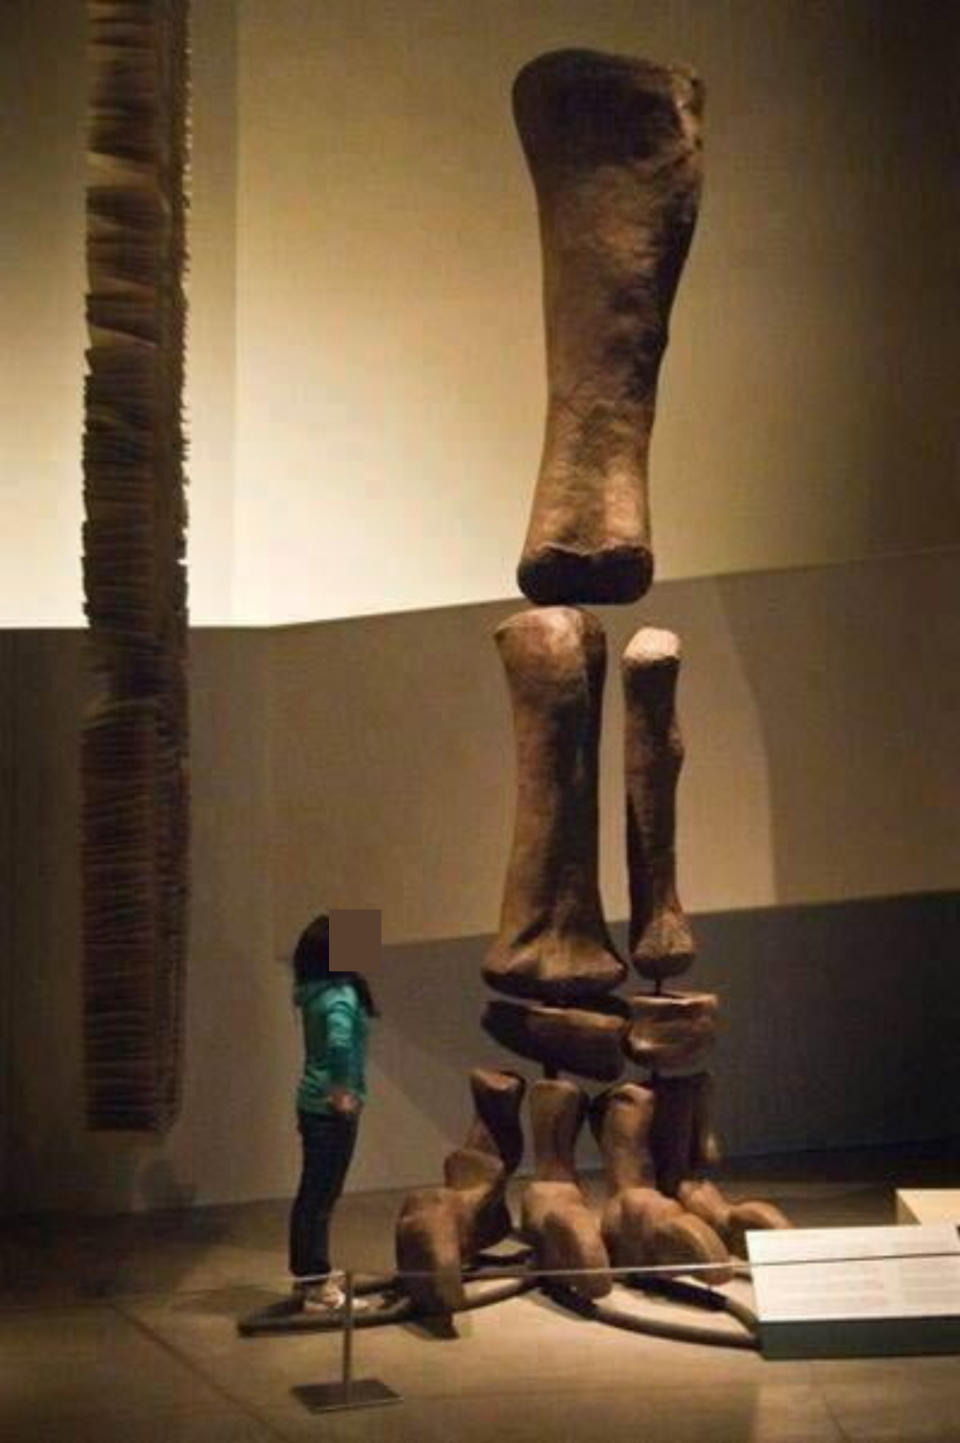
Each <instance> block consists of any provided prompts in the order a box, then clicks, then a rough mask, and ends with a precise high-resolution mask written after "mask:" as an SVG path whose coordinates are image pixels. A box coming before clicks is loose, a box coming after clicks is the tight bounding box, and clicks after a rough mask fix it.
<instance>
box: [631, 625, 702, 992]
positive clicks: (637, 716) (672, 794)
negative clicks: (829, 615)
mask: <svg viewBox="0 0 960 1443" xmlns="http://www.w3.org/2000/svg"><path fill="white" fill-rule="evenodd" d="M679 669H680V641H679V638H678V637H677V636H675V635H674V633H673V632H672V631H662V630H659V629H656V628H654V627H642V628H641V629H640V630H639V631H638V632H637V633H636V635H635V636H634V637H633V638H632V639H631V641H630V642H629V643H628V645H627V648H626V650H625V651H624V653H623V659H622V663H621V675H622V680H623V701H624V773H625V781H626V791H627V871H628V874H629V882H630V958H631V961H632V962H633V965H634V967H635V968H636V970H637V971H638V972H639V973H640V975H641V976H642V977H649V978H652V979H654V980H656V981H660V980H661V979H663V978H665V977H673V976H676V975H677V973H680V972H684V971H686V969H687V968H688V967H689V966H690V964H691V963H692V961H693V959H694V956H695V949H694V945H693V935H692V933H691V931H690V925H689V923H688V922H687V919H686V917H685V915H684V912H683V908H682V907H681V905H680V899H679V897H678V895H677V862H676V851H675V833H676V791H677V781H678V778H679V776H680V768H681V766H682V764H683V739H682V737H681V735H680V727H679V724H678V722H677V712H676V689H677V675H678V673H679Z"/></svg>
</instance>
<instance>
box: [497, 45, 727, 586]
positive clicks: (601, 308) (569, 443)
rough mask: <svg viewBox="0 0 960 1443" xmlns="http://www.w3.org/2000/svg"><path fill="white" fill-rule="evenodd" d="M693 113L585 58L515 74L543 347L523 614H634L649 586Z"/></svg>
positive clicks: (639, 67)
mask: <svg viewBox="0 0 960 1443" xmlns="http://www.w3.org/2000/svg"><path fill="white" fill-rule="evenodd" d="M701 100H702V89H701V86H700V82H699V81H698V80H697V78H696V77H695V76H694V75H693V74H692V72H690V71H688V70H685V69H683V68H680V67H673V66H670V67H664V66H659V65H653V64H651V63H650V62H649V61H646V60H634V59H626V58H623V57H621V56H617V55H602V54H597V53H596V52H593V51H589V50H560V51H555V52H553V53H550V54H547V55H542V56H540V57H539V58H538V59H536V60H534V61H531V63H530V64H529V65H527V66H525V67H524V69H523V70H521V72H520V74H519V75H518V76H517V79H516V82H515V85H514V91H513V106H514V116H515V119H516V124H517V129H518V131H519V133H520V139H521V141H522V144H523V148H524V151H525V153H526V157H527V163H528V165H529V167H530V174H531V177H532V179H533V184H534V187H535V189H536V193H537V203H538V208H539V214H540V236H541V243H542V247H543V296H544V313H545V322H546V349H547V389H548V402H547V418H546V432H545V438H544V447H543V458H542V461H541V465H540V474H539V477H538V480H537V486H536V491H535V494H534V500H533V510H532V514H531V518H530V526H529V530H528V532H527V538H526V543H525V545H524V548H523V554H522V556H521V559H520V567H519V572H518V577H519V583H520V589H521V590H522V591H523V592H524V594H525V595H526V596H528V597H529V598H530V600H531V601H535V602H539V603H541V604H545V605H549V604H553V603H556V602H626V601H635V600H636V599H637V597H639V596H642V595H643V593H644V592H645V591H646V590H647V588H648V586H649V585H650V581H651V579H652V575H653V558H652V553H651V549H650V526H649V508H648V502H647V454H648V450H649V444H650V432H651V428H652V425H653V417H654V405H655V400H656V391H657V376H658V373H659V369H660V360H661V357H662V355H663V352H664V350H665V348H666V344H667V323H668V319H669V315H670V308H671V306H672V303H673V297H674V294H675V292H676V288H677V282H678V281H679V278H680V272H681V270H682V268H683V263H684V261H685V259H686V255H687V250H688V248H689V244H690V238H691V235H692V233H693V227H694V223H695V220H696V214H697V204H698V200H699V193H700V171H701V166H700V139H699V134H700V126H699V117H700V109H701Z"/></svg>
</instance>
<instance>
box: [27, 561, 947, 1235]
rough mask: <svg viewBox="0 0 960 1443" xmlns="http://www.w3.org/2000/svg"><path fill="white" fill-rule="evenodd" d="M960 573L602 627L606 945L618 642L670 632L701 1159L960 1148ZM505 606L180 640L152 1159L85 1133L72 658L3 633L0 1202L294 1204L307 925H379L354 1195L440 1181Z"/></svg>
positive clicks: (787, 593) (616, 892)
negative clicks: (177, 899) (175, 1002)
mask: <svg viewBox="0 0 960 1443" xmlns="http://www.w3.org/2000/svg"><path fill="white" fill-rule="evenodd" d="M958 571H960V564H958V557H957V555H956V553H953V554H946V553H944V554H941V555H931V556H927V557H912V558H901V559H899V560H893V559H888V560H885V561H883V562H868V563H863V564H858V565H851V566H848V567H832V568H824V569H820V570H811V571H804V572H789V573H767V574H763V575H756V576H750V577H738V578H727V579H725V580H723V581H720V582H717V581H709V580H705V581H701V582H687V583H667V584H663V585H661V586H659V587H657V588H656V589H655V592H654V594H653V598H652V602H651V603H649V604H645V606H644V607H643V608H642V610H641V613H640V616H638V615H637V614H635V613H633V614H632V613H631V612H629V611H624V610H622V611H619V612H610V613H605V614H604V622H605V625H606V627H607V630H608V635H609V639H610V653H611V667H610V670H611V673H612V674H611V678H610V681H609V683H608V690H607V697H608V704H607V716H606V722H605V740H604V749H603V763H602V772H603V781H602V828H601V858H602V867H601V872H602V878H603V890H604V897H605V901H606V904H607V909H608V915H609V916H610V917H612V918H615V919H616V918H622V917H623V916H624V911H625V908H624V905H623V898H624V891H625V888H624V885H623V860H622V840H621V839H622V825H623V823H622V799H621V796H620V781H619V774H620V762H619V755H620V745H621V743H620V736H619V728H620V718H619V711H618V707H619V700H618V696H617V692H618V688H617V685H616V681H615V670H616V667H615V662H616V656H617V652H618V649H619V648H620V647H621V646H622V644H623V642H624V641H625V640H626V638H627V636H628V635H629V633H630V631H631V630H632V629H633V627H635V626H636V625H637V624H638V622H639V620H640V619H641V618H642V617H645V618H647V619H649V620H652V621H657V622H659V623H660V624H668V625H669V624H672V625H674V626H676V628H677V629H678V630H679V631H680V633H681V635H682V636H683V638H684V644H685V657H686V660H685V664H684V665H685V672H684V679H683V682H682V690H681V702H682V708H683V716H684V727H685V732H686V738H687V751H688V759H687V765H686V768H685V771H684V777H683V782H682V789H681V809H680V821H681V826H680V838H679V842H680V862H681V886H682V892H683V895H684V899H685V901H686V904H687V906H688V908H689V910H690V911H691V913H692V914H693V915H694V916H695V919H696V925H697V931H698V935H699V939H700V952H701V955H700V958H699V960H698V963H697V966H696V967H695V969H694V970H693V971H692V972H691V973H690V975H689V978H688V981H689V984H690V985H691V986H694V987H704V988H712V989H715V990H717V991H718V992H719V993H720V994H721V998H722V1005H723V1030H722V1034H721V1039H720V1044H719V1047H718V1050H717V1056H716V1065H715V1073H716V1082H717V1086H716V1111H717V1121H718V1124H719V1128H720V1131H721V1134H722V1138H723V1141H724V1143H725V1145H726V1148H727V1150H728V1151H729V1152H733V1153H757V1152H761V1151H769V1150H784V1149H795V1148H796V1149H799V1148H821V1147H831V1146H841V1145H849V1144H854V1143H856V1144H870V1143H881V1142H884V1141H911V1140H921V1139H935V1138H937V1137H945V1136H949V1135H950V1134H953V1133H955V1132H956V1117H955V1099H956V1096H957V1095H958V1086H957V1084H958V1081H960V1078H958V1061H957V1058H958V1056H960V1049H958V1048H957V1046H956V1031H957V1019H958V1016H960V1006H958V981H957V971H956V968H955V965H954V959H955V957H956V953H957V940H958V936H957V934H958V926H957V923H958V907H957V901H956V895H955V892H954V888H955V886H956V879H957V876H958V874H960V869H958V860H960V846H958V822H957V819H958V816H960V811H958V807H957V801H958V798H960V777H958V756H957V749H956V742H955V738H956V721H957V716H958V714H960V708H958V705H957V688H958V678H960V664H958V663H960V625H958V621H957V614H956V606H955V597H956V594H957V581H958ZM515 605H516V603H511V602H507V603H496V604H491V605H489V606H481V607H464V608H452V609H450V610H445V611H439V612H426V613H408V614H405V615H400V616H394V617H373V618H361V619H358V620H356V621H343V622H336V623H331V624H329V625H317V626H308V627H295V628H284V629H279V630H276V631H269V630H249V631H247V630H238V629H230V630H209V631H207V630H204V631H198V632H195V633H194V634H193V636H192V640H191V648H192V650H191V672H192V674H191V695H192V712H193V761H192V773H193V833H194V835H193V856H192V875H193V898H192V922H191V956H190V970H189V977H188V988H187V1004H188V1005H187V1017H186V1037H185V1044H186V1045H185V1088H184V1107H183V1112H182V1115H181V1117H180V1119H179V1121H178V1122H177V1124H176V1125H175V1127H174V1128H173V1129H172V1130H171V1132H170V1134H169V1135H168V1136H167V1137H166V1138H164V1139H161V1140H158V1141H144V1140H142V1139H141V1140H138V1139H130V1138H125V1137H90V1136H89V1135H88V1134H86V1133H85V1132H84V1130H83V1126H82V1108H81V1049H80V1035H81V1034H80V1013H79V996H80V937H79V915H80V912H79V849H78V835H79V780H78V735H79V723H80V717H81V711H82V697H83V686H82V667H81V657H82V636H81V634H80V633H76V632H59V631H46V632H8V633H4V634H2V637H0V640H2V645H0V683H2V686H0V695H2V702H3V706H2V721H3V731H2V745H3V755H4V758H5V761H6V762H7V763H8V768H7V771H8V775H9V782H8V792H7V797H6V805H5V809H4V812H3V816H2V819H0V865H2V866H3V871H4V884H5V885H4V896H5V898H6V899H7V905H6V907H5V909H4V921H3V937H4V942H5V956H4V962H5V965H4V970H3V983H2V996H0V1019H2V1024H3V1028H4V1034H5V1035H4V1037H3V1048H2V1054H3V1071H2V1073H0V1101H2V1102H3V1134H2V1136H3V1142H4V1160H3V1161H4V1170H3V1175H4V1180H5V1194H4V1195H5V1205H6V1206H7V1208H9V1209H17V1210H36V1209H43V1208H72V1209H90V1210H123V1209H128V1208H143V1207H151V1206H165V1205H170V1204H175V1203H183V1202H197V1203H206V1202H229V1201H239V1200H243V1199H248V1198H256V1197H268V1196H281V1195H284V1194H287V1193H289V1191H290V1190H291V1188H292V1186H293V1181H294V1177H295V1170H296V1135H295V1130H294V1126H293V1119H292V1092H293V1086H294V1081H295V1077H296V1072H297V1067H298V1060H299V1037H298V1030H297V1023H296V1017H295V1015H294V1013H293V1009H292V1007H291V1005H290V996H289V990H290V977H289V966H288V962H287V960H286V959H287V958H288V956H289V951H290V947H291V944H292V942H293V940H294V938H295V936H296V933H297V931H298V930H299V928H300V927H301V926H302V925H303V923H304V921H305V920H307V918H308V917H309V916H310V915H311V914H312V913H313V912H314V911H317V910H319V909H320V908H322V907H330V906H335V907H341V906H348V907H349V906H380V907H382V909H383V922H384V938H385V943H386V945H385V949H384V957H383V964H382V968H381V970H380V972H379V974H378V976H377V977H376V979H375V981H376V985H377V990H378V991H379V993H380V995H381V999H382V1002H383V1011H384V1017H383V1020H382V1022H381V1023H380V1024H379V1025H378V1028H377V1032H376V1040H375V1044H374V1049H373V1061H372V1080H373V1087H372V1097H371V1105H370V1107H369V1109H368V1112H367V1114H366V1117H365V1120H364V1128H363V1136H362V1141H361V1145H360V1148H359V1150H358V1155H357V1159H356V1163H355V1166H354V1168H353V1170H352V1173H351V1180H350V1181H351V1186H353V1187H356V1188H365V1187H389V1186H397V1187H403V1186H408V1185H412V1184H416V1183H421V1182H424V1181H432V1180H435V1179H436V1178H437V1177H438V1176H439V1170H440V1165H441V1161H442V1158H443V1155H444V1153H445V1152H446V1151H447V1150H448V1149H449V1148H450V1146H451V1145H454V1144H456V1143H457V1142H459V1141H460V1140H462V1137H463V1134H464V1130H465V1127H466V1125H467V1122H468V1117H469V1094H468V1088H467V1073H468V1071H469V1069H470V1068H471V1067H472V1066H475V1065H478V1064H481V1063H490V1062H492V1061H495V1060H496V1058H497V1052H496V1049H494V1048H493V1047H492V1046H491V1044H490V1043H489V1041H488V1040H487V1039H486V1037H485V1036H484V1034H483V1033H482V1031H481V1028H480V1015H481V1012H482V1007H483V1002H484V997H485V993H484V989H483V986H482V984H481V980H480V974H479V962H480V958H481V956H482V952H483V948H484V946H485V939H487V938H489V935H490V933H491V932H492V930H493V928H494V927H495V925H496V919H497V912H498V905H499V892H500V886H501V882H502V875H503V867H504V863H505V859H506V849H507V846H508V844H509V837H510V821H511V812H512V805H513V757H512V741H511V736H510V722H509V709H508V706H507V701H506V695H505V691H504V687H503V681H502V677H501V675H500V670H499V663H498V662H497V660H496V655H495V652H494V649H493V647H492V646H491V644H490V631H491V629H492V627H493V626H494V625H495V624H496V622H497V621H498V620H499V619H501V618H502V617H503V616H505V615H506V614H508V613H509V611H510V610H511V609H513V607H514V606H515ZM504 1060H505V1061H506V1060H508V1059H507V1058H505V1057H504ZM529 1071H530V1072H531V1073H532V1069H529ZM586 1155H588V1154H587V1153H586V1151H585V1156H586Z"/></svg>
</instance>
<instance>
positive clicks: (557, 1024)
mask: <svg viewBox="0 0 960 1443" xmlns="http://www.w3.org/2000/svg"><path fill="white" fill-rule="evenodd" d="M483 1026H484V1028H485V1030H486V1031H487V1032H488V1033H489V1034H490V1036H491V1037H492V1038H494V1040H495V1041H496V1042H499V1043H500V1045H501V1046H502V1047H508V1048H509V1049H510V1051H511V1052H516V1053H519V1055H520V1056H521V1057H529V1058H530V1059H531V1060H532V1061H534V1062H539V1063H541V1065H542V1066H543V1067H545V1068H547V1069H549V1070H552V1071H560V1070H563V1071H565V1072H572V1073H574V1074H575V1075H576V1076H577V1077H589V1078H593V1079H594V1081H597V1082H613V1081H615V1079H616V1078H618V1077H619V1076H620V1074H621V1072H622V1071H623V1068H624V1064H625V1060H626V1059H625V1057H624V1050H623V1044H624V1035H625V1033H626V1029H627V1021H626V1019H625V1018H624V1017H621V1016H618V1015H616V1014H611V1015H607V1014H605V1013H603V1012H588V1011H586V1010H585V1009H583V1008H579V1007H547V1006H545V1005H544V1004H543V1003H542V1002H507V1001H505V1000H503V999H500V998H498V999H497V1000H496V1001H494V1002H488V1003H487V1006H486V1010H485V1012H484V1015H483Z"/></svg>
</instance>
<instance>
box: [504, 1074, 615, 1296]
mask: <svg viewBox="0 0 960 1443" xmlns="http://www.w3.org/2000/svg"><path fill="white" fill-rule="evenodd" d="M586 1108H587V1098H586V1094H585V1093H584V1092H583V1091H582V1089H581V1088H579V1087H578V1086H577V1085H576V1083H573V1082H568V1081H567V1080H566V1079H556V1080H546V1079H544V1080H541V1081H539V1082H535V1083H534V1084H533V1086H532V1087H531V1089H530V1118H531V1123H532V1128H533V1147H534V1157H535V1161H536V1171H535V1175H534V1181H533V1182H531V1183H529V1184H528V1186H527V1189H526V1191H525V1193H524V1195H523V1216H522V1230H523V1233H524V1235H525V1236H526V1237H527V1238H529V1240H530V1242H531V1243H532V1244H533V1246H534V1248H535V1250H536V1254H537V1259H538V1261H539V1264H540V1266H541V1267H542V1268H544V1269H549V1270H550V1271H561V1270H562V1269H564V1268H570V1269H581V1268H597V1269H606V1268H608V1267H609V1263H610V1259H609V1256H608V1254H607V1250H606V1247H605V1245H604V1242H603V1237H602V1235H601V1232H600V1224H599V1220H598V1219H597V1217H596V1215H595V1213H594V1212H593V1211H592V1210H591V1208H590V1206H589V1204H588V1203H587V1200H586V1198H585V1197H584V1194H583V1192H582V1191H581V1188H580V1183H579V1181H578V1178H577V1172H576V1165H575V1161H574V1154H575V1150H576V1142H577V1134H578V1133H579V1131H580V1127H581V1124H582V1123H583V1119H584V1116H585V1114H586ZM561 1281H565V1282H566V1283H567V1285H568V1286H569V1287H572V1288H575V1289H576V1291H577V1292H579V1293H581V1294H582V1295H583V1296H584V1297H587V1298H602V1297H604V1296H605V1295H606V1294H607V1293H609V1291H610V1289H611V1287H612V1286H613V1281H612V1279H611V1277H610V1275H609V1273H607V1272H606V1271H601V1272H600V1273H598V1274H596V1275H594V1276H591V1277H584V1276H578V1275H577V1274H576V1273H575V1272H572V1273H571V1275H570V1277H569V1278H567V1279H562V1280H561Z"/></svg>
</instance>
